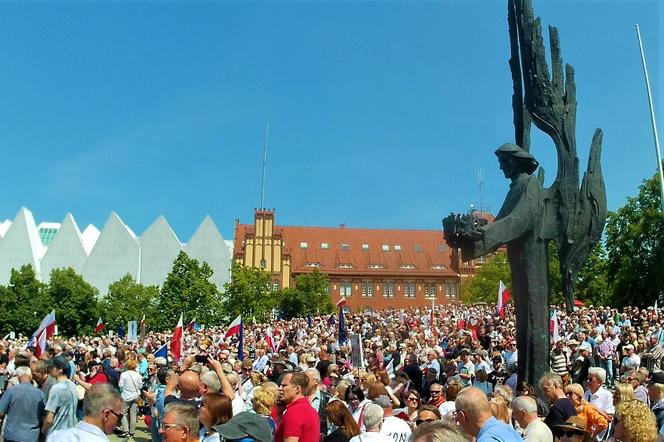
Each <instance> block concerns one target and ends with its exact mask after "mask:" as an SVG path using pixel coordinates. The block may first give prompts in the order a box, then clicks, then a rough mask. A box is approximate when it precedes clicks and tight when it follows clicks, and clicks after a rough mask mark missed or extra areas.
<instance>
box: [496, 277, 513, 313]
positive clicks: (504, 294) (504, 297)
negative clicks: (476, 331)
mask: <svg viewBox="0 0 664 442" xmlns="http://www.w3.org/2000/svg"><path fill="white" fill-rule="evenodd" d="M510 296H511V294H510V291H509V290H508V288H507V287H505V284H504V283H503V281H500V285H499V286H498V302H497V303H496V309H497V310H498V316H500V317H501V318H504V317H505V304H507V302H508V301H509V300H510Z"/></svg>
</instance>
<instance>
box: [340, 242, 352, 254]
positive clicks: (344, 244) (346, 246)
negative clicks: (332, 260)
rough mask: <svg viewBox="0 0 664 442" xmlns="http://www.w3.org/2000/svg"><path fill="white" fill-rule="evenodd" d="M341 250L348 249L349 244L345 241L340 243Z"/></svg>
mask: <svg viewBox="0 0 664 442" xmlns="http://www.w3.org/2000/svg"><path fill="white" fill-rule="evenodd" d="M341 250H343V251H346V252H347V251H348V250H350V246H349V245H348V244H347V243H342V244H341Z"/></svg>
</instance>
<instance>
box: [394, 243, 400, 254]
mask: <svg viewBox="0 0 664 442" xmlns="http://www.w3.org/2000/svg"><path fill="white" fill-rule="evenodd" d="M394 251H395V252H400V251H401V244H395V245H394Z"/></svg>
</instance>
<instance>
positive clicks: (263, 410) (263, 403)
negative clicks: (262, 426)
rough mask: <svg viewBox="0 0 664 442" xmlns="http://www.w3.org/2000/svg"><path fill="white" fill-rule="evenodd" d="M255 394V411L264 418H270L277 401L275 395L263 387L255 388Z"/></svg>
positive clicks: (252, 401)
mask: <svg viewBox="0 0 664 442" xmlns="http://www.w3.org/2000/svg"><path fill="white" fill-rule="evenodd" d="M253 394H254V397H253V398H251V405H252V406H253V407H254V411H255V412H256V413H258V414H260V415H262V416H269V415H270V412H271V411H272V407H273V406H274V403H275V401H276V398H275V397H274V394H272V392H271V391H268V390H266V389H264V388H262V387H255V388H254V390H253Z"/></svg>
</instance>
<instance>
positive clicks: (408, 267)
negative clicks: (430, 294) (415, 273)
mask: <svg viewBox="0 0 664 442" xmlns="http://www.w3.org/2000/svg"><path fill="white" fill-rule="evenodd" d="M401 268H402V269H414V268H415V264H401Z"/></svg>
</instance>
